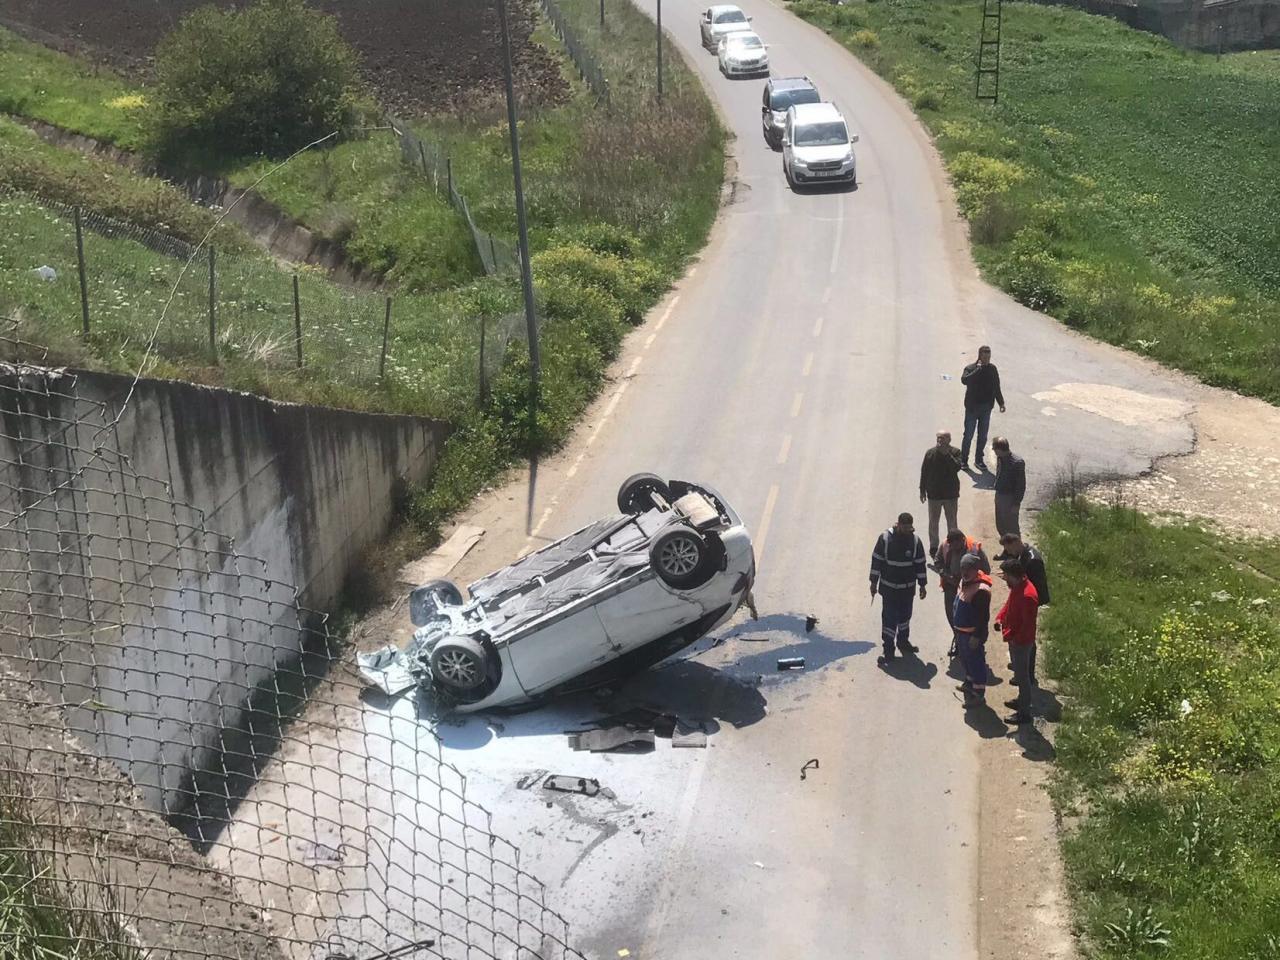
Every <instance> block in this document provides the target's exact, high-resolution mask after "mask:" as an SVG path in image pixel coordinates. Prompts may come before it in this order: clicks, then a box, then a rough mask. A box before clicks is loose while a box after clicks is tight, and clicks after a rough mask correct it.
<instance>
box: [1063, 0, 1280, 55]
mask: <svg viewBox="0 0 1280 960" xmlns="http://www.w3.org/2000/svg"><path fill="white" fill-rule="evenodd" d="M1040 2H1043V3H1052V4H1054V5H1056V6H1066V7H1077V8H1079V9H1081V10H1087V11H1088V12H1089V13H1097V14H1102V15H1104V16H1109V17H1115V18H1116V19H1118V20H1121V21H1123V22H1124V23H1127V24H1128V25H1129V26H1131V27H1135V28H1137V29H1139V30H1147V31H1149V32H1151V33H1158V34H1161V35H1163V36H1166V37H1168V38H1169V39H1170V40H1172V41H1173V42H1174V43H1176V44H1178V45H1180V46H1183V47H1188V48H1190V49H1193V50H1211V51H1212V50H1219V49H1221V50H1256V49H1259V48H1262V47H1276V46H1280V0H1040Z"/></svg>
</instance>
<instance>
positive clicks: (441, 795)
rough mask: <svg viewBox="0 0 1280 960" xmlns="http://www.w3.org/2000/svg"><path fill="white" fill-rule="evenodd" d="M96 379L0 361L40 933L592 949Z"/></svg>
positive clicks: (13, 754)
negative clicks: (132, 438) (149, 454)
mask: <svg viewBox="0 0 1280 960" xmlns="http://www.w3.org/2000/svg"><path fill="white" fill-rule="evenodd" d="M0 350H3V352H4V356H5V357H7V358H11V357H14V356H20V355H21V356H26V357H29V358H33V359H38V358H39V348H38V347H36V346H34V345H31V344H27V343H22V342H20V341H19V340H18V339H17V338H16V337H14V336H12V335H9V334H5V335H0ZM97 397H98V395H97V394H93V393H91V392H89V393H87V392H86V391H85V390H83V389H82V387H81V384H80V379H79V378H77V377H75V376H69V375H67V374H66V373H64V372H62V371H58V370H51V369H49V368H47V367H44V366H40V365H37V364H35V363H33V362H24V363H3V364H0V863H4V864H6V865H10V864H17V865H20V866H21V869H18V868H16V867H15V868H14V869H13V870H12V871H11V870H9V868H8V867H6V870H5V871H4V872H3V874H2V875H0V885H2V884H4V883H6V882H8V881H9V880H10V879H12V878H13V877H20V876H22V875H23V870H25V871H26V873H27V874H29V875H31V876H32V877H37V878H38V882H36V881H35V880H32V881H31V882H29V883H26V884H24V885H23V887H22V891H23V896H24V897H25V898H26V901H27V903H26V908H29V909H30V910H35V911H40V912H42V914H45V915H48V916H52V917H55V918H60V923H61V925H59V923H55V922H52V921H50V922H48V923H46V924H45V926H44V930H45V933H44V934H43V935H44V936H45V937H46V938H52V940H53V941H65V942H60V943H55V944H54V945H55V946H59V947H60V948H62V949H67V948H69V947H70V946H73V945H75V944H76V943H78V947H77V949H79V950H81V951H82V952H80V953H78V954H77V955H78V956H86V957H88V956H92V957H94V958H98V957H101V958H112V960H114V958H118V957H133V956H141V955H143V953H144V952H146V955H148V956H150V957H152V958H160V957H174V958H179V957H198V958H228V960H230V958H236V960H250V958H252V960H258V958H271V960H277V958H279V960H295V958H298V960H301V958H306V960H374V958H389V957H393V956H403V957H415V958H419V957H422V958H425V957H431V958H449V960H455V958H456V960H461V958H468V960H472V958H495V960H496V958H502V960H508V958H510V960H528V958H544V960H552V958H555V960H562V958H568V957H577V958H581V954H579V953H578V952H576V951H575V950H573V949H572V948H571V947H570V946H568V939H569V938H568V931H567V929H566V925H565V923H564V921H563V919H562V918H561V917H560V916H558V915H557V914H556V913H554V912H553V911H552V910H550V909H549V907H548V905H547V901H546V896H545V891H544V889H543V887H542V885H541V884H540V883H539V882H538V881H537V880H536V879H535V878H534V877H532V876H531V875H529V874H528V873H527V872H526V871H524V870H523V869H522V868H521V866H520V858H519V852H518V850H517V849H516V848H515V847H514V846H513V845H512V844H511V843H509V842H508V841H506V840H505V839H503V838H502V837H501V836H500V835H499V834H498V833H497V832H496V831H495V828H494V824H493V822H492V819H491V817H490V815H489V813H488V812H487V811H485V810H484V809H483V808H481V807H479V806H478V805H476V804H475V803H473V802H472V801H470V800H468V798H467V792H466V785H465V781H464V778H463V776H462V774H461V773H460V772H459V771H458V770H456V769H455V768H453V767H452V766H450V765H449V764H447V763H445V762H443V761H442V759H441V755H440V749H439V745H438V742H437V741H436V739H435V737H434V734H433V733H432V731H431V728H430V726H429V724H428V723H427V722H426V721H425V719H424V717H425V716H426V714H425V711H426V707H425V706H423V705H420V704H415V703H414V702H413V701H412V700H410V699H401V700H398V701H393V702H390V703H388V702H382V701H378V700H367V699H362V698H361V695H360V694H361V685H360V684H359V683H358V682H357V681H356V679H355V675H354V672H353V670H352V668H351V664H350V657H349V654H348V651H347V649H346V645H345V644H344V641H343V638H342V637H340V636H338V635H336V634H335V633H334V632H333V630H332V628H331V626H330V624H329V623H328V622H327V621H326V618H325V617H323V616H321V615H320V614H317V613H315V612H313V611H310V610H307V609H305V608H303V607H302V606H301V605H300V603H299V599H298V595H297V592H296V591H295V589H294V588H293V586H292V585H290V584H289V583H287V582H282V580H281V577H280V576H279V571H278V570H276V569H273V568H272V566H271V565H270V563H268V562H267V561H266V560H264V559H262V558H260V557H255V556H252V555H247V554H245V553H242V552H241V551H240V549H239V548H238V547H237V545H236V543H235V542H234V540H232V539H230V538H228V537H227V536H225V535H223V534H222V533H220V532H219V531H218V530H216V529H212V528H211V527H210V526H209V524H208V523H207V522H206V517H205V514H204V513H202V512H201V511H200V510H198V509H196V508H195V507H193V506H192V505H190V504H188V503H183V502H179V501H178V500H177V499H175V497H174V495H173V492H172V491H171V489H170V488H169V487H168V486H167V485H166V484H165V483H163V482H161V481H159V480H156V479H153V478H150V477H148V476H145V475H141V474H140V473H138V472H137V471H135V469H134V467H133V465H132V463H131V461H130V459H129V458H128V457H126V456H124V455H123V454H122V453H121V452H120V451H121V450H122V449H125V447H123V446H122V441H121V439H120V437H121V434H122V432H128V431H134V432H136V431H145V430H147V429H149V427H148V425H147V424H143V423H137V422H133V421H131V420H130V417H134V416H136V414H135V413H134V412H133V411H131V410H130V409H129V408H128V407H127V406H124V407H122V406H117V405H115V404H113V403H111V402H105V401H103V400H101V399H97ZM153 427H154V425H152V428H153ZM173 428H174V429H181V425H174V426H173ZM155 442H160V443H163V440H162V439H161V438H159V437H157V438H156V440H155ZM14 929H16V927H15V928H14ZM3 936H4V934H3V933H0V938H3ZM6 949H7V947H6V946H5V944H4V943H3V942H0V954H4V953H5V950H6ZM14 955H15V956H18V955H27V954H23V953H22V952H21V950H20V951H19V953H18V954H14ZM31 955H34V954H31Z"/></svg>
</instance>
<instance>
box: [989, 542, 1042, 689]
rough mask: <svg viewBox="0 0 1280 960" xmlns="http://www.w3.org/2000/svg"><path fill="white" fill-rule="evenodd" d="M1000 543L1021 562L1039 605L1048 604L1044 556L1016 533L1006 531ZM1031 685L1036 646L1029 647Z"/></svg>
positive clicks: (1034, 670) (1014, 558) (1006, 553)
mask: <svg viewBox="0 0 1280 960" xmlns="http://www.w3.org/2000/svg"><path fill="white" fill-rule="evenodd" d="M1000 545H1001V546H1002V547H1004V553H1005V555H1006V556H1008V557H1009V558H1010V559H1011V560H1017V561H1018V562H1019V563H1021V564H1022V569H1023V570H1024V571H1025V572H1026V575H1027V579H1028V580H1030V581H1031V585H1032V586H1033V587H1035V588H1036V596H1037V597H1038V598H1039V600H1040V606H1042V607H1047V606H1048V605H1049V574H1048V573H1047V572H1046V571H1045V568H1044V556H1043V555H1042V554H1041V553H1040V551H1039V550H1037V549H1036V548H1035V547H1033V546H1032V545H1031V544H1029V543H1023V542H1022V538H1021V537H1020V536H1018V535H1017V534H1016V533H1006V534H1005V535H1004V536H1003V537H1001V538H1000ZM1031 685H1032V686H1033V687H1034V686H1035V685H1036V648H1035V646H1034V645H1033V646H1032V647H1031Z"/></svg>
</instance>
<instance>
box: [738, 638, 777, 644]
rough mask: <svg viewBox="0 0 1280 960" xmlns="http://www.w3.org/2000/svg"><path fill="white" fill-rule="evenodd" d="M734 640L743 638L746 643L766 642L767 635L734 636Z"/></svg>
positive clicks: (767, 639) (767, 640)
mask: <svg viewBox="0 0 1280 960" xmlns="http://www.w3.org/2000/svg"><path fill="white" fill-rule="evenodd" d="M733 639H735V640H743V641H745V642H747V643H768V642H769V638H768V637H734V638H733Z"/></svg>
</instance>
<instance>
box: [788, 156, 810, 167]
mask: <svg viewBox="0 0 1280 960" xmlns="http://www.w3.org/2000/svg"><path fill="white" fill-rule="evenodd" d="M791 163H792V164H793V165H794V166H797V167H807V166H808V165H809V164H807V163H805V162H804V161H803V160H801V159H800V158H799V157H792V158H791Z"/></svg>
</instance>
